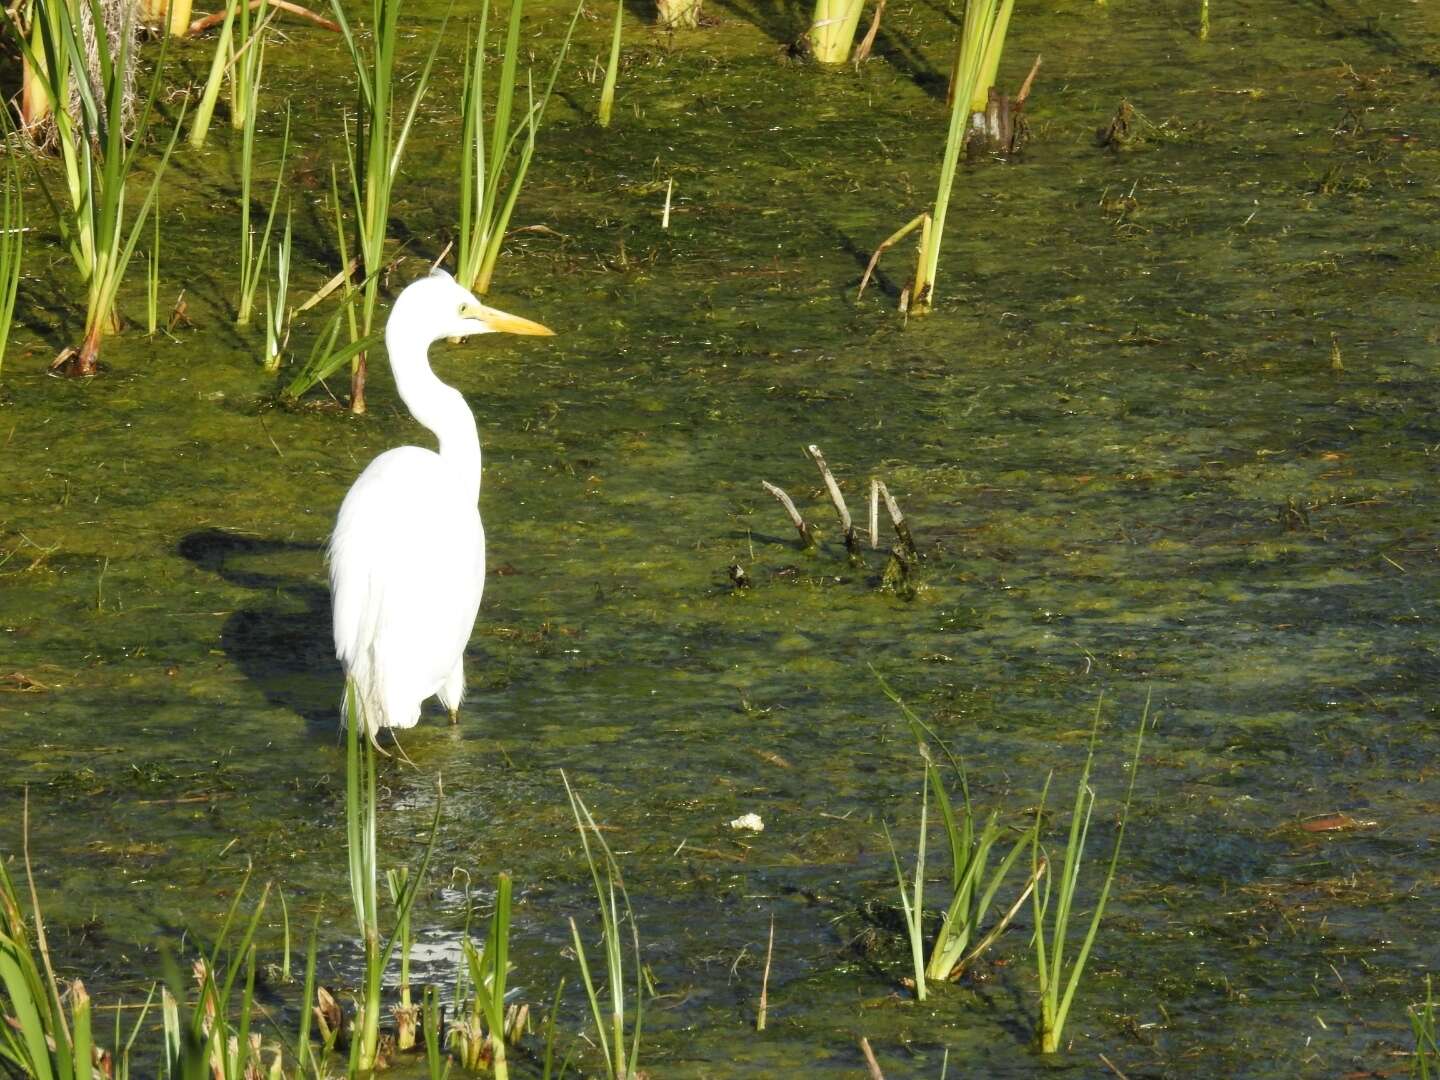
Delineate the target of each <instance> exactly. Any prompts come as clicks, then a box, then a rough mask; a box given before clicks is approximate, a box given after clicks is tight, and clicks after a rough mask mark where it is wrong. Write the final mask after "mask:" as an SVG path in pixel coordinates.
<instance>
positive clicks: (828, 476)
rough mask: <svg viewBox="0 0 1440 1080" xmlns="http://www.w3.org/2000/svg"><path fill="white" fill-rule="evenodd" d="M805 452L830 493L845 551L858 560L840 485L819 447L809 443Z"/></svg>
mask: <svg viewBox="0 0 1440 1080" xmlns="http://www.w3.org/2000/svg"><path fill="white" fill-rule="evenodd" d="M805 451H806V453H808V454H809V455H810V457H811V458H812V459H813V460H814V462H815V467H816V468H817V469H819V470H820V478H821V479H822V480H824V481H825V490H826V491H828V492H829V493H830V501H831V502H833V503H834V504H835V513H836V514H838V515H839V516H840V532H841V533H842V534H843V535H844V537H845V550H846V551H848V552H849V553H850V556H851V557H852V558H859V557H860V541H859V539H858V538H857V537H856V536H855V523H854V522H853V521H851V520H850V508H849V507H848V506H846V505H845V496H843V495H841V494H840V485H839V484H838V483H836V482H835V474H834V473H832V472H831V471H830V466H829V465H826V464H825V455H824V454H822V453H820V447H818V446H816V445H815V444H814V443H811V444H810V445H809V446H807V447H806V448H805Z"/></svg>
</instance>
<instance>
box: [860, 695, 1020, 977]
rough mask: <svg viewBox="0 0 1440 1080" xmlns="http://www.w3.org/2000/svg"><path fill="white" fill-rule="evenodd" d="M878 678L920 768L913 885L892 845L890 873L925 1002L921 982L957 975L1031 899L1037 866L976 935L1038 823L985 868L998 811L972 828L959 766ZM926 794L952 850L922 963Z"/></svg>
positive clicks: (995, 834)
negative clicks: (944, 766)
mask: <svg viewBox="0 0 1440 1080" xmlns="http://www.w3.org/2000/svg"><path fill="white" fill-rule="evenodd" d="M876 679H877V680H878V681H879V683H880V689H881V691H882V692H883V693H884V694H885V696H886V697H888V698H889V699H890V700H891V701H893V702H894V703H895V705H896V706H897V707H898V708H899V709H900V712H901V714H902V715H903V716H904V717H905V720H906V723H907V724H908V725H909V727H910V731H911V734H912V735H913V736H914V737H915V741H916V744H917V746H918V747H919V751H920V757H921V760H922V761H923V762H924V766H925V772H924V782H923V785H922V787H921V801H920V835H919V840H918V842H917V852H916V859H915V874H914V886H913V889H912V890H911V893H910V894H909V895H907V894H906V889H905V884H904V875H903V873H902V871H901V869H900V863H899V858H898V856H896V854H895V847H894V845H893V844H891V845H890V852H891V857H892V859H894V861H895V873H896V876H897V877H898V878H899V879H900V898H901V906H902V909H903V912H904V917H905V925H906V933H907V937H908V938H909V942H910V950H911V959H912V963H913V965H914V969H915V976H914V979H915V987H916V997H917V998H919V999H920V1000H921V1001H923V1000H925V989H924V988H925V981H926V980H927V979H934V980H936V981H942V980H954V979H958V978H960V976H961V975H963V974H964V973H965V970H966V969H967V968H968V967H969V966H970V964H971V963H973V962H974V961H975V960H976V959H977V958H978V957H980V956H981V955H983V954H984V952H985V951H986V950H987V949H989V948H990V946H991V945H993V944H994V943H995V941H996V940H998V938H999V937H1000V935H1001V934H1002V933H1004V932H1005V930H1006V928H1007V927H1008V926H1009V925H1010V923H1011V921H1012V920H1013V919H1014V918H1015V915H1016V914H1017V913H1018V912H1019V910H1020V908H1021V905H1023V904H1024V902H1025V900H1026V898H1027V897H1029V895H1030V893H1031V890H1032V889H1034V887H1035V884H1036V882H1037V881H1038V880H1039V878H1040V877H1041V876H1042V875H1043V873H1044V869H1043V867H1038V868H1036V869H1035V871H1034V872H1033V873H1032V874H1031V876H1030V879H1029V880H1028V881H1027V882H1026V883H1025V884H1024V885H1023V886H1022V887H1021V889H1020V891H1019V894H1018V895H1017V896H1016V897H1015V899H1014V900H1013V901H1012V902H1011V904H1010V907H1009V908H1008V909H1007V910H1006V912H1005V913H1004V914H1003V915H1002V916H1001V917H1000V918H999V919H997V920H995V923H994V925H993V926H991V927H990V929H989V931H988V932H987V933H986V934H985V935H984V937H983V938H982V937H980V928H981V927H982V926H983V925H984V924H985V919H986V917H987V915H988V914H989V912H990V909H991V907H992V905H993V904H994V902H995V899H996V896H997V894H998V893H999V891H1000V888H1001V886H1002V885H1003V884H1004V883H1005V881H1006V879H1007V878H1008V877H1009V876H1010V872H1011V870H1012V869H1013V868H1014V866H1015V864H1016V863H1017V862H1018V861H1019V859H1020V856H1021V854H1022V853H1023V852H1024V851H1025V850H1026V849H1027V847H1031V846H1033V844H1034V840H1035V836H1036V829H1037V828H1038V826H1032V827H1031V828H1029V829H1026V830H1024V831H1023V832H1021V833H1020V835H1019V836H1018V837H1017V838H1016V840H1015V841H1014V843H1013V844H1012V846H1011V848H1010V851H1009V853H1008V854H1006V855H1005V856H1004V858H1002V859H1001V860H1000V861H999V863H998V864H997V865H996V866H994V867H993V868H992V867H990V865H989V863H990V856H991V853H992V851H993V850H994V849H995V847H996V844H997V843H998V842H999V840H1000V838H1001V835H1002V830H1001V828H1000V825H999V812H998V811H992V812H991V814H990V815H989V817H988V818H986V820H985V823H984V824H983V825H982V826H980V828H979V829H978V830H977V829H976V827H975V822H976V814H975V808H974V806H973V805H972V803H971V800H970V784H969V779H968V777H967V776H966V772H965V764H964V761H963V760H961V759H960V758H958V757H957V756H956V755H954V754H953V753H951V751H950V749H949V747H947V746H946V745H945V743H944V742H943V741H942V740H941V739H940V738H939V736H938V735H937V734H936V733H935V731H934V730H933V729H932V728H931V727H930V725H928V724H926V723H925V722H924V721H923V720H921V719H920V718H919V717H918V716H916V715H915V713H914V712H913V711H912V710H911V709H910V707H909V706H908V705H907V704H906V703H905V701H904V699H902V698H901V697H900V695H899V694H897V693H896V692H895V691H894V690H893V689H892V688H891V686H890V684H889V683H887V682H886V681H885V679H884V678H883V677H881V676H880V675H879V674H878V673H876ZM932 741H933V742H934V743H935V744H936V745H938V746H940V748H941V750H942V751H943V752H944V754H945V756H946V757H947V759H948V760H949V763H950V766H951V768H952V769H953V770H954V772H955V774H956V776H957V777H958V779H959V783H960V793H961V800H962V801H961V805H960V808H959V813H958V814H957V812H956V808H955V806H954V804H953V802H952V800H951V798H950V794H949V792H948V791H947V790H946V787H945V782H944V777H943V776H942V775H941V772H940V769H939V767H938V765H937V763H936V762H935V760H934V758H933V757H932V755H931V752H930V749H929V742H932ZM930 793H933V794H934V797H935V802H936V805H937V806H939V808H940V814H941V819H942V820H943V822H944V825H945V837H946V840H947V842H948V846H949V851H950V897H951V898H950V902H949V904H948V905H947V906H946V908H945V910H944V912H943V913H942V914H941V918H940V926H939V929H938V930H937V931H936V933H935V941H934V942H933V944H932V945H931V948H930V957H929V961H928V962H926V961H925V960H924V958H923V956H924V942H923V930H922V926H923V915H924V904H923V891H922V889H923V883H924V874H925V847H926V824H927V815H928V806H929V803H928V795H929V794H930ZM886 839H887V841H888V839H889V830H888V829H887V830H886Z"/></svg>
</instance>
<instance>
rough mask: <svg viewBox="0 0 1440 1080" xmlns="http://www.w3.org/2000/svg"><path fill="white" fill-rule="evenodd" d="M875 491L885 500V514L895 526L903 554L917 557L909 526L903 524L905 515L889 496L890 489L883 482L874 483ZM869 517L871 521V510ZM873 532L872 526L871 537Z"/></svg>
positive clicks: (872, 513)
mask: <svg viewBox="0 0 1440 1080" xmlns="http://www.w3.org/2000/svg"><path fill="white" fill-rule="evenodd" d="M875 489H878V491H879V494H880V496H881V498H883V499H884V500H885V512H886V513H887V514H889V515H890V523H891V524H892V525H894V526H895V535H896V536H897V537H899V539H900V544H901V546H902V547H904V548H905V553H906V554H907V555H908V556H909V557H910V558H911V559H914V558H916V557H918V555H919V552H918V550H917V549H916V547H915V538H914V537H912V536H911V535H910V526H909V525H907V524H905V515H904V514H902V513H901V512H900V504H899V503H897V502H896V501H895V497H894V496H893V495H891V494H890V489H889V488H887V487H886V486H885V482H884V481H883V480H877V481H875ZM872 498H873V495H872ZM871 516H872V520H873V518H874V511H873V510H872V511H871ZM874 532H875V526H874V525H872V526H871V535H872V536H873V535H874ZM871 546H872V547H873V546H874V545H873V544H872V545H871Z"/></svg>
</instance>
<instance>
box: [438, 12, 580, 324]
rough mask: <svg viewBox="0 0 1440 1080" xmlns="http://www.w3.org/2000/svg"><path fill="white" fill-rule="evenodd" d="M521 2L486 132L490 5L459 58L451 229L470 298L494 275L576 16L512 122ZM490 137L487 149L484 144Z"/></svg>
mask: <svg viewBox="0 0 1440 1080" xmlns="http://www.w3.org/2000/svg"><path fill="white" fill-rule="evenodd" d="M523 8H524V0H511V4H510V17H509V23H508V25H507V27H506V31H505V38H504V41H505V45H504V51H503V53H502V54H501V55H500V77H499V82H498V84H497V85H496V88H495V105H494V111H493V113H492V114H491V116H490V121H489V133H488V134H489V138H488V140H487V138H486V134H487V133H486V118H485V69H486V63H487V58H486V49H485V39H486V30H487V27H488V23H489V4H488V3H486V4H485V5H484V6H482V8H481V10H480V25H479V27H478V29H477V30H476V32H475V39H474V42H473V43H472V45H471V49H470V53H469V55H468V56H467V58H466V62H465V86H464V92H463V97H462V100H461V146H462V148H463V149H462V156H461V160H460V227H459V229H458V230H457V243H456V251H455V261H456V266H457V272H456V279H457V280H458V281H459V282H460V283H461V284H462V285H464V286H465V287H466V288H468V289H469V290H470V291H471V292H473V293H475V294H476V295H477V296H484V295H485V293H486V292H487V291H489V288H490V281H491V278H492V277H493V276H494V274H495V264H496V262H497V261H498V260H499V258H500V247H501V244H502V243H503V242H504V240H505V230H506V229H507V228H508V227H509V224H510V215H511V214H512V213H513V212H514V210H515V203H516V200H517V199H518V198H519V197H520V189H521V187H522V186H523V185H524V183H525V174H526V173H527V172H528V171H529V169H530V161H531V159H532V158H533V157H534V155H535V135H536V132H537V131H538V129H539V127H540V122H541V120H543V119H544V116H545V108H546V106H547V105H548V104H549V102H550V95H551V92H552V91H553V90H554V88H555V80H556V79H557V78H558V77H559V75H560V66H561V64H562V63H564V60H565V54H566V53H567V52H568V51H569V49H570V39H571V36H572V35H573V34H574V31H575V24H576V21H577V20H578V19H579V18H580V11H581V8H580V7H579V6H577V7H576V9H575V14H574V15H572V16H571V18H570V25H569V27H568V28H567V29H566V31H565V38H564V40H563V41H562V42H561V44H560V51H559V53H558V54H557V55H556V57H555V63H554V65H553V66H552V67H551V69H550V78H549V80H548V81H547V83H546V85H545V92H544V93H543V94H542V95H541V96H540V100H539V101H535V100H534V98H533V93H532V94H531V96H530V98H529V100H528V103H527V106H526V108H525V109H524V110H523V111H522V115H521V116H520V118H519V120H517V121H516V123H515V125H514V128H513V129H512V128H511V125H510V119H511V117H512V116H513V115H514V111H515V84H516V67H517V62H518V59H519V55H520V51H521V50H520V18H521V13H522V10H523ZM487 141H488V143H489V148H488V151H487V148H486V143H487Z"/></svg>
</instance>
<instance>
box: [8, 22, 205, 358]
mask: <svg viewBox="0 0 1440 1080" xmlns="http://www.w3.org/2000/svg"><path fill="white" fill-rule="evenodd" d="M34 5H35V16H34V26H35V28H36V30H37V32H38V35H39V38H40V42H41V51H40V52H39V53H36V52H35V51H34V50H33V49H32V48H31V46H30V45H29V43H28V42H26V41H25V39H24V38H23V37H21V38H20V39H19V40H20V42H21V44H22V47H23V48H24V49H25V52H26V55H27V56H28V57H29V58H30V61H31V63H32V66H34V67H35V69H36V71H37V78H38V79H39V81H40V84H41V85H42V87H43V89H44V93H45V95H46V97H47V99H48V100H49V102H50V106H51V110H52V112H53V114H54V119H55V127H56V132H57V135H58V140H59V145H60V153H61V159H62V163H63V166H64V172H65V186H66V195H67V196H68V200H67V201H66V202H63V203H62V202H61V201H60V200H58V199H55V198H54V197H53V196H52V195H51V193H50V192H49V189H48V188H46V189H45V194H46V197H47V200H48V201H49V202H50V203H51V204H52V205H53V206H54V207H55V208H56V212H57V215H58V216H59V219H60V231H61V235H62V237H63V238H64V240H65V243H66V246H67V247H68V249H69V251H70V257H71V259H72V260H73V261H74V263H75V268H76V269H77V270H78V271H79V272H80V277H81V279H82V280H83V281H84V283H85V289H86V304H85V336H84V340H83V341H82V343H81V345H80V347H79V349H78V351H77V350H67V351H66V352H65V353H62V356H63V357H64V358H65V359H66V360H67V361H68V365H67V368H66V370H67V372H68V373H69V374H72V375H93V374H95V371H96V362H97V360H98V359H99V356H100V343H101V339H102V338H103V337H104V336H105V335H106V334H109V333H113V332H115V331H116V330H118V329H119V325H120V317H119V312H118V311H117V308H116V302H117V296H118V294H119V291H120V284H121V282H122V281H123V280H124V277H125V271H126V269H127V268H128V267H129V265H130V258H131V256H132V255H133V254H134V253H135V245H136V243H137V241H138V240H139V238H140V230H141V228H143V227H144V224H145V220H146V217H147V215H148V214H149V213H150V210H151V207H152V206H153V205H154V203H155V198H156V193H157V192H158V191H159V188H160V180H161V178H162V177H163V176H164V174H165V167H166V165H168V164H169V161H170V153H171V151H172V150H173V149H174V147H175V140H176V139H177V138H178V137H179V134H180V124H181V123H182V122H183V120H184V108H183V107H182V108H181V113H180V118H179V119H177V121H176V124H175V129H174V131H173V132H171V135H170V140H169V142H168V143H167V144H166V145H165V149H164V151H163V152H162V154H161V156H160V159H159V160H158V161H157V162H156V163H155V165H154V176H153V177H152V179H151V182H150V186H149V188H148V189H147V191H146V194H145V197H144V199H143V201H142V202H141V204H140V208H139V210H138V211H136V212H135V215H134V221H133V222H132V223H131V225H130V229H129V232H128V233H127V232H126V231H125V204H126V201H127V199H126V196H127V194H128V191H129V184H130V181H131V178H132V175H133V173H134V171H135V164H136V161H135V159H136V155H137V153H138V152H139V149H140V147H142V146H143V145H144V144H145V142H146V134H147V132H148V131H149V127H150V115H151V110H152V107H153V106H154V104H155V97H156V94H157V93H158V91H159V86H160V77H161V73H162V72H163V70H164V53H163V50H162V53H161V56H160V58H159V60H157V61H156V65H155V74H154V77H153V78H152V79H151V82H150V91H149V93H148V94H147V96H146V98H145V103H144V105H143V107H142V108H141V109H139V110H138V111H137V113H136V117H135V124H134V131H133V137H132V140H131V141H130V142H129V144H128V145H127V142H126V138H125V124H124V116H125V95H126V83H125V78H124V73H125V71H126V69H127V67H128V66H129V63H130V49H131V48H132V43H131V36H130V34H128V33H122V34H121V35H120V51H119V53H118V54H114V53H112V52H111V49H110V44H109V39H108V37H107V35H105V34H103V33H101V34H96V35H94V48H95V52H96V56H97V61H98V66H99V83H98V85H92V84H91V81H90V79H89V77H88V76H87V73H86V68H85V63H84V60H83V57H84V56H85V55H86V52H85V42H84V35H83V33H82V30H81V28H80V26H79V25H78V24H77V23H76V21H75V18H74V15H73V14H72V12H71V11H70V8H69V6H68V4H67V3H66V2H65V0H34ZM72 90H73V91H74V93H75V96H76V98H77V99H78V102H79V108H78V109H77V110H76V111H77V113H78V116H79V121H80V122H79V125H78V126H77V125H76V123H75V119H74V117H73V116H72V114H71V111H70V110H69V109H67V108H61V107H59V103H63V102H68V101H70V98H71V92H72ZM37 175H38V173H37ZM42 183H43V181H42Z"/></svg>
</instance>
